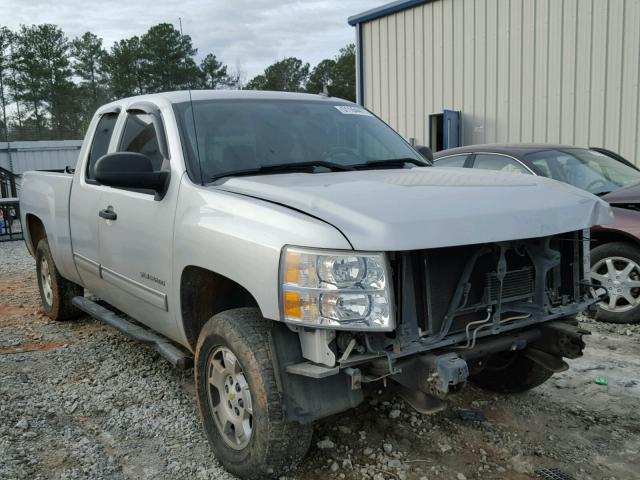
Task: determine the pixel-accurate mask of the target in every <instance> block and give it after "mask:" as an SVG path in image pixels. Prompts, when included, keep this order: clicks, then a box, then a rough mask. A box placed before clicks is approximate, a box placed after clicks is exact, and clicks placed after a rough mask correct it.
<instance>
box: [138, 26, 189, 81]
mask: <svg viewBox="0 0 640 480" xmlns="http://www.w3.org/2000/svg"><path fill="white" fill-rule="evenodd" d="M140 47H141V48H142V62H141V67H142V73H143V78H144V81H145V92H147V93H151V92H165V91H169V90H180V89H184V88H187V87H192V88H194V87H197V79H198V77H199V71H198V66H197V65H196V63H195V61H194V59H193V57H194V56H195V54H196V53H197V50H196V49H195V48H193V45H192V44H191V37H190V36H189V35H182V34H181V33H180V32H179V31H178V30H176V29H175V28H174V27H173V25H171V24H169V23H160V24H158V25H156V26H154V27H151V28H150V29H149V31H147V33H145V34H144V35H143V36H142V38H141V39H140Z"/></svg>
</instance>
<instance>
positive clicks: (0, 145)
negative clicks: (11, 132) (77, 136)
mask: <svg viewBox="0 0 640 480" xmlns="http://www.w3.org/2000/svg"><path fill="white" fill-rule="evenodd" d="M81 145H82V140H51V141H39V142H11V143H9V144H7V143H5V142H0V167H3V168H6V169H7V170H13V173H16V174H22V173H24V172H26V171H28V170H58V169H61V168H64V167H66V166H67V165H68V166H70V167H74V166H75V164H76V160H77V159H78V153H79V152H80V146H81ZM8 149H10V151H8ZM9 154H10V155H11V166H12V168H11V166H10V165H9Z"/></svg>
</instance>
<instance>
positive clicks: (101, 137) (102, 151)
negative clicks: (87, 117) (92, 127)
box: [85, 113, 118, 180]
mask: <svg viewBox="0 0 640 480" xmlns="http://www.w3.org/2000/svg"><path fill="white" fill-rule="evenodd" d="M116 120H118V114H117V113H105V114H104V115H102V116H101V117H100V120H98V126H97V127H96V133H95V134H94V136H93V142H92V143H91V150H89V161H88V162H87V172H86V177H85V178H86V179H87V180H93V179H94V178H95V166H96V162H97V161H98V159H99V158H100V157H102V156H103V155H106V153H107V150H108V149H109V142H110V141H111V137H112V136H113V129H114V127H115V125H116Z"/></svg>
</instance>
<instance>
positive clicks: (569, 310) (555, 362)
mask: <svg viewBox="0 0 640 480" xmlns="http://www.w3.org/2000/svg"><path fill="white" fill-rule="evenodd" d="M588 253H589V232H588V230H586V231H577V232H570V233H565V234H560V235H554V236H550V237H542V238H532V239H524V240H513V241H507V242H495V243H489V244H479V245H464V246H454V247H446V248H435V249H426V250H414V251H407V252H393V253H390V254H389V262H390V270H391V272H392V279H393V291H394V301H395V318H396V328H395V330H393V331H391V332H354V331H338V332H335V331H333V330H323V329H308V328H305V327H294V329H295V330H296V331H297V332H298V334H299V337H300V343H301V347H300V348H298V349H295V348H293V347H292V345H289V348H287V349H286V350H287V351H288V352H289V354H285V353H282V351H283V348H277V349H276V351H277V352H279V353H278V360H279V362H280V364H281V365H282V366H284V367H285V370H286V372H287V373H286V374H284V375H283V387H284V388H283V391H284V392H285V394H286V395H285V397H286V401H287V402H289V404H290V410H289V411H290V413H291V414H292V417H294V418H296V419H298V420H300V421H306V420H314V419H316V418H321V417H323V416H326V415H328V414H331V413H336V412H338V411H342V410H345V409H347V408H350V407H352V406H354V405H356V404H357V403H359V401H361V399H362V386H363V384H367V383H373V382H379V381H383V382H384V384H385V385H391V386H397V387H398V388H399V389H400V392H401V393H402V394H403V396H404V397H405V398H406V399H407V400H408V401H409V403H410V404H411V405H413V406H414V407H415V408H416V409H417V410H418V411H421V412H423V413H426V412H433V411H437V410H439V409H441V408H443V406H444V404H443V402H442V398H443V397H444V396H445V395H446V394H448V393H450V392H451V391H452V390H456V389H459V388H460V387H461V386H462V385H464V384H465V383H466V382H467V380H469V379H470V380H472V381H474V379H478V382H475V383H478V384H480V385H482V383H483V382H485V383H486V379H487V378H494V376H495V375H494V376H491V375H493V374H490V370H491V369H498V370H499V372H498V374H496V375H497V376H498V377H499V376H500V375H506V376H509V375H510V376H514V375H520V374H522V375H527V373H526V371H529V370H532V369H535V371H536V372H542V374H540V373H538V374H537V375H538V377H541V378H542V381H544V379H546V378H548V377H546V378H545V377H544V375H547V374H548V376H550V375H551V374H552V373H554V372H560V371H563V370H565V369H567V368H568V365H567V364H566V363H565V361H564V360H563V359H564V358H570V359H573V358H577V357H579V356H580V355H582V350H583V349H584V347H585V344H584V342H583V340H582V336H583V335H585V334H588V333H589V332H587V331H585V330H583V329H581V328H580V327H579V326H578V324H577V321H575V320H574V319H573V318H574V316H575V315H576V314H577V313H578V312H580V311H583V310H585V309H587V308H588V307H590V306H591V305H592V304H594V302H595V301H596V300H597V299H596V293H595V292H594V290H593V288H592V287H591V286H590V285H589V284H588V282H586V281H585V273H586V272H588V268H589V254H588ZM289 328H291V327H289ZM285 329H286V327H285ZM276 330H277V331H279V332H280V333H277V331H276V332H275V335H274V338H275V339H276V342H278V341H279V342H288V341H287V340H286V339H287V338H290V335H287V334H286V332H284V331H283V330H282V329H280V328H279V329H276ZM295 352H299V353H295ZM327 352H331V353H330V355H329V356H330V357H333V358H334V359H335V360H334V362H327V361H326V358H327ZM300 356H302V357H304V358H305V359H307V360H309V361H304V360H303V361H300V360H301V358H300ZM527 368H529V370H526V369H527ZM500 369H502V373H500ZM525 370H526V371H525ZM523 372H524V373H523ZM311 379H313V381H309V380H311ZM482 379H485V380H482ZM481 380H482V381H481ZM510 381H511V380H509V379H506V380H505V382H506V383H505V385H511V386H514V385H517V384H518V379H513V381H511V383H509V382H510ZM540 383H541V382H540ZM312 384H313V385H312ZM533 386H535V385H533ZM509 390H510V391H517V388H505V389H503V391H509ZM328 392H330V393H331V394H332V402H331V405H330V406H329V407H328V406H327V405H326V403H327V402H323V401H321V399H323V398H325V397H326V395H327V393H328Z"/></svg>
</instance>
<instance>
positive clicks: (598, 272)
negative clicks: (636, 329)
mask: <svg viewBox="0 0 640 480" xmlns="http://www.w3.org/2000/svg"><path fill="white" fill-rule="evenodd" d="M608 261H611V265H612V268H613V269H614V270H615V273H614V272H611V273H610V272H609V267H608V264H607V262H608ZM591 265H592V267H591V268H592V273H593V274H594V275H593V276H592V277H591V279H592V281H594V283H595V284H598V285H602V287H603V288H605V289H606V290H607V291H608V292H612V293H613V294H614V295H616V296H615V297H614V302H615V304H614V305H613V306H612V305H611V303H610V302H609V300H610V298H611V297H610V294H609V293H608V294H607V297H605V298H604V299H603V301H602V302H599V303H598V304H597V311H596V315H595V318H596V320H600V321H602V322H610V323H638V322H640V248H638V247H637V246H635V245H633V244H631V243H625V242H611V243H605V244H603V245H599V246H597V247H596V248H594V249H593V250H591ZM625 268H629V269H630V271H629V272H628V273H625ZM616 274H619V275H616ZM631 284H637V286H636V287H631ZM618 291H620V292H621V295H617V292H618ZM625 296H626V297H628V298H629V300H633V302H634V303H633V304H632V303H631V302H629V300H627V299H626V298H625Z"/></svg>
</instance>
